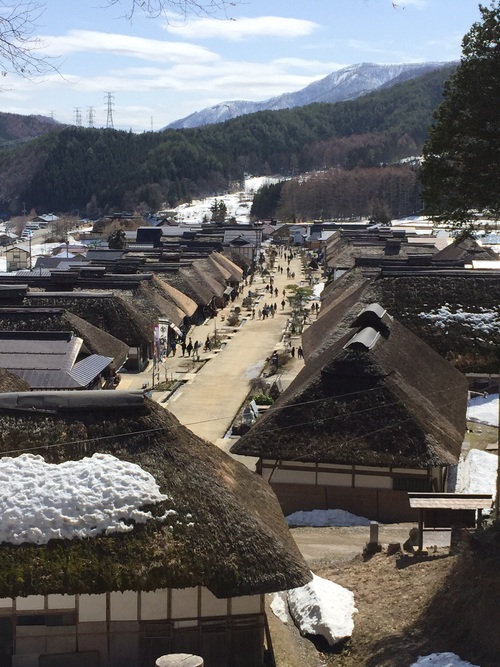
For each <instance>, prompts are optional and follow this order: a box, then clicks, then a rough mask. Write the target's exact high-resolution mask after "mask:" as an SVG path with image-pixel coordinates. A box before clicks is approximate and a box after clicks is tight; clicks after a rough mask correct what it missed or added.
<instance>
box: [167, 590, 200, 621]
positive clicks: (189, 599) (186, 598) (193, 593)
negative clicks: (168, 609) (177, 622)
mask: <svg viewBox="0 0 500 667" xmlns="http://www.w3.org/2000/svg"><path fill="white" fill-rule="evenodd" d="M197 616H198V588H174V589H172V618H196V617H197Z"/></svg>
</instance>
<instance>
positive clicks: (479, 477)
mask: <svg viewBox="0 0 500 667" xmlns="http://www.w3.org/2000/svg"><path fill="white" fill-rule="evenodd" d="M497 466H498V457H497V455H496V454H490V453H489V452H483V451H482V450H480V449H471V450H470V451H469V453H468V454H467V457H466V458H465V459H460V462H459V464H458V470H457V484H456V493H491V494H492V495H493V496H495V495H496V479H497Z"/></svg>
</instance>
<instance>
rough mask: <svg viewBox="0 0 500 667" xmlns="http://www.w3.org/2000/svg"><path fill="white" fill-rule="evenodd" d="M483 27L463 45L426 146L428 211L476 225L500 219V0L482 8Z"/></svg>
mask: <svg viewBox="0 0 500 667" xmlns="http://www.w3.org/2000/svg"><path fill="white" fill-rule="evenodd" d="M479 9H480V12H481V17H482V19H481V21H480V22H477V23H475V24H474V25H473V26H472V28H471V29H470V31H469V32H468V33H467V34H466V35H465V37H464V38H463V40H462V58H461V62H460V66H459V67H458V69H457V71H456V73H455V74H454V76H452V77H451V79H450V80H449V81H448V82H447V84H446V86H445V92H444V100H443V102H442V104H441V105H440V106H439V108H438V110H437V112H436V113H435V120H436V123H435V125H434V126H433V127H432V128H431V130H430V133H429V139H428V140H427V142H426V144H425V146H424V164H423V166H422V170H421V181H422V185H423V198H424V202H425V211H426V212H427V213H428V214H430V215H431V216H432V217H433V218H434V219H436V220H447V221H452V222H454V223H455V224H457V225H470V224H472V221H473V220H474V218H475V216H476V214H477V213H480V214H481V215H488V216H490V217H492V218H494V219H498V217H499V215H500V178H499V173H500V114H499V111H498V110H499V109H500V0H495V1H494V2H492V3H491V5H490V7H485V6H482V5H480V6H479Z"/></svg>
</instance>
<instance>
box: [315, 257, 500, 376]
mask: <svg viewBox="0 0 500 667" xmlns="http://www.w3.org/2000/svg"><path fill="white" fill-rule="evenodd" d="M346 290H359V292H358V295H357V299H358V303H357V304H356V305H354V306H353V307H352V310H346V312H345V313H343V314H340V315H337V319H338V320H340V323H339V324H338V326H337V325H336V326H335V327H329V325H328V322H327V321H326V320H324V324H323V331H322V335H317V334H316V333H315V332H317V331H319V330H318V329H316V328H314V329H313V327H310V328H309V329H308V330H307V331H306V332H305V334H304V336H303V342H304V345H303V347H304V352H305V353H306V358H308V355H309V354H311V351H312V350H313V349H314V348H316V347H317V344H318V343H319V342H320V341H321V344H322V345H323V346H326V345H327V344H328V343H332V342H334V341H335V340H337V339H338V338H339V337H340V336H341V335H342V333H343V332H345V331H346V330H347V329H348V327H349V325H350V321H351V320H352V318H353V317H354V316H355V314H356V312H357V311H358V310H360V309H361V308H363V306H366V305H367V304H369V303H372V302H374V301H375V302H377V303H380V304H381V305H382V306H383V307H384V308H386V309H387V310H388V311H389V312H390V313H391V315H393V316H394V317H395V318H396V319H397V320H399V321H400V322H401V323H402V324H404V325H405V326H406V327H407V328H408V329H410V331H411V332H412V333H414V334H416V335H417V336H419V337H420V338H422V340H424V341H425V342H426V343H427V344H428V345H430V346H431V347H432V348H433V349H434V350H436V351H437V352H439V354H440V355H441V356H443V357H444V358H446V359H447V360H448V361H451V362H452V363H453V365H455V366H456V367H457V368H459V369H463V370H464V371H467V372H480V371H484V372H495V373H496V372H497V370H498V357H497V354H496V350H497V349H498V348H499V347H500V327H498V326H495V322H496V321H498V319H500V306H499V304H500V279H499V278H498V276H497V275H495V272H489V273H487V272H485V274H484V275H478V272H467V271H463V272H461V274H459V275H457V274H455V273H451V274H449V273H447V272H445V271H443V272H442V274H441V273H440V274H439V275H435V274H434V275H422V274H419V273H416V274H411V275H408V274H406V275H391V276H384V275H383V276H381V277H378V278H376V279H373V280H369V279H367V278H365V277H364V275H363V271H362V269H354V270H351V271H349V272H348V273H346V274H344V275H343V276H342V277H341V278H340V279H339V280H336V281H334V282H332V283H330V284H329V285H327V286H326V287H325V289H324V290H323V292H322V294H321V300H322V308H321V311H320V316H319V318H318V322H319V321H320V320H322V318H323V311H325V313H326V312H327V309H328V308H329V307H333V308H336V305H335V304H337V303H339V302H340V301H341V300H342V299H343V293H344V292H345V291H346ZM332 304H333V306H332ZM441 309H444V312H445V313H446V312H449V313H450V316H449V317H448V319H447V320H446V322H444V321H443V322H438V321H436V320H435V319H433V318H432V317H426V316H428V315H429V314H434V315H436V314H437V313H439V311H441ZM454 313H458V315H457V316H456V317H455V316H453V314H454ZM488 317H489V318H490V319H487V318H488ZM344 318H345V322H344ZM311 337H312V338H313V339H314V340H313V341H310V338H311Z"/></svg>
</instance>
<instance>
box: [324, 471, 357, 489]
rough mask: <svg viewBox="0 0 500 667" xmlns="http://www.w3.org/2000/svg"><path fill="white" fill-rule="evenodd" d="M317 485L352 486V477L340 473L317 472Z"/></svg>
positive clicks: (348, 474)
mask: <svg viewBox="0 0 500 667" xmlns="http://www.w3.org/2000/svg"><path fill="white" fill-rule="evenodd" d="M318 484H320V485H322V486H323V485H324V486H352V475H351V474H350V473H347V474H343V473H341V472H319V473H318Z"/></svg>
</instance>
